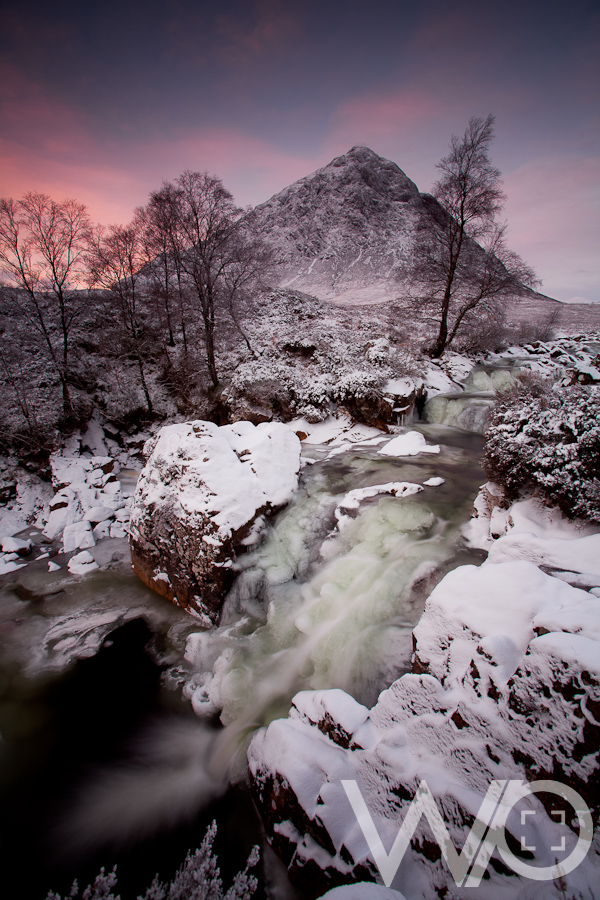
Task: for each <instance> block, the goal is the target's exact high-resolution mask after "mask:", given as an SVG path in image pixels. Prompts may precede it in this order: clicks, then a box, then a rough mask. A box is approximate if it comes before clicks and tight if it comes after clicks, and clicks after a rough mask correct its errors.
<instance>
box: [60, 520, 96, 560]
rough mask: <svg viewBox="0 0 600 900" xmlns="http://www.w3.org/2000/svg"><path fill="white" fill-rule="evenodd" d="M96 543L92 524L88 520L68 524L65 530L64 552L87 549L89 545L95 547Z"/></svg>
mask: <svg viewBox="0 0 600 900" xmlns="http://www.w3.org/2000/svg"><path fill="white" fill-rule="evenodd" d="M95 543H96V541H95V539H94V535H93V533H92V526H91V524H90V523H89V522H87V521H86V520H84V521H83V522H74V523H73V524H72V525H67V527H66V528H65V530H64V531H63V553H72V552H73V550H85V549H86V548H87V547H93V546H94V545H95Z"/></svg>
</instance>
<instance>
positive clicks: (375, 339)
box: [226, 291, 418, 422]
mask: <svg viewBox="0 0 600 900" xmlns="http://www.w3.org/2000/svg"><path fill="white" fill-rule="evenodd" d="M394 318H395V317H394V312H393V310H391V309H385V308H384V310H383V311H380V312H379V314H377V313H376V312H374V311H373V310H370V314H369V316H368V317H362V316H361V317H359V316H357V315H356V311H355V310H345V309H341V308H339V307H335V306H331V305H329V304H327V303H326V302H324V301H321V300H318V299H317V298H315V297H309V296H307V295H305V294H300V293H297V292H292V291H276V292H272V293H269V294H267V295H265V296H263V297H262V298H260V299H259V300H257V301H256V303H255V309H254V315H253V316H252V319H251V320H250V321H249V323H248V326H247V327H248V334H249V337H250V342H251V346H252V349H253V358H251V359H247V360H245V361H242V362H241V363H240V364H239V365H238V366H237V367H236V369H235V371H234V372H233V375H232V377H231V380H230V382H229V385H228V388H227V390H226V399H227V404H228V406H229V407H230V409H231V410H232V412H233V414H234V415H238V416H240V415H241V416H244V415H248V413H250V414H252V412H254V414H255V415H257V414H258V415H260V414H261V412H262V414H263V415H270V414H271V413H270V411H271V410H272V411H273V412H275V414H276V415H278V416H280V417H282V418H284V419H285V418H291V417H293V416H296V415H298V416H304V417H305V418H306V419H307V420H308V421H309V422H320V421H323V420H324V419H325V418H327V416H328V415H329V414H330V412H331V409H332V408H333V407H334V406H340V405H341V406H345V407H346V408H348V409H349V410H350V411H351V412H352V413H353V414H354V415H355V416H356V417H357V418H358V419H362V420H365V418H366V419H367V420H368V417H369V407H371V408H372V410H373V413H374V414H375V415H376V410H377V405H378V403H379V402H380V400H381V396H382V390H381V389H382V388H383V386H384V385H385V384H386V382H387V381H388V380H389V379H390V378H395V377H398V376H401V375H411V374H413V375H414V374H415V373H416V372H417V371H418V366H417V362H416V357H415V355H414V352H413V351H412V350H411V349H410V346H409V341H408V339H407V335H406V333H404V332H403V331H401V330H400V329H399V328H398V327H397V325H396V323H395V321H394ZM249 406H253V407H254V410H249V409H248V407H249ZM361 409H362V412H361Z"/></svg>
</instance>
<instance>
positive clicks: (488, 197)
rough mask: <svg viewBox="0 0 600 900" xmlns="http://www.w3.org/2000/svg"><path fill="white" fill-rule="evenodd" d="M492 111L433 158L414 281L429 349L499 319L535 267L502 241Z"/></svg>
mask: <svg viewBox="0 0 600 900" xmlns="http://www.w3.org/2000/svg"><path fill="white" fill-rule="evenodd" d="M493 126H494V117H493V116H491V115H489V116H488V117H487V118H486V119H479V118H476V117H473V118H472V119H470V121H469V124H468V126H467V129H466V131H465V133H464V135H463V136H462V138H458V137H456V135H453V136H452V140H451V142H450V152H449V153H448V155H447V156H445V157H444V158H443V159H442V160H441V162H440V163H439V164H438V166H437V168H438V169H439V170H440V172H441V177H440V179H439V180H438V181H437V183H436V184H435V186H434V189H433V196H434V198H435V199H436V200H437V201H438V204H439V206H438V205H436V206H435V207H431V208H430V212H431V216H430V217H428V220H427V222H426V224H425V225H424V226H423V229H422V232H421V235H420V238H421V240H420V246H419V251H418V259H417V263H416V266H415V272H414V284H415V286H416V293H417V298H418V302H419V304H420V305H421V307H422V309H424V310H425V311H426V314H427V315H428V316H429V318H430V320H432V321H433V322H434V323H435V326H436V332H437V333H436V337H435V339H434V341H433V344H432V345H431V347H430V349H429V353H430V355H431V356H432V357H440V356H442V354H443V353H444V351H445V350H446V349H447V348H448V347H449V346H450V344H451V343H452V342H453V341H454V339H455V338H456V336H457V335H458V334H460V332H461V330H464V329H467V328H469V327H471V328H473V327H476V326H477V324H478V323H479V322H481V321H482V320H486V321H488V322H489V320H490V319H494V318H496V319H499V318H500V317H501V316H502V313H503V310H502V306H503V301H505V300H507V299H508V298H510V297H512V296H515V295H518V294H520V293H522V292H523V290H524V288H525V287H531V286H533V284H534V283H535V276H534V274H533V271H532V270H531V269H530V268H529V267H528V266H527V265H526V264H525V263H524V262H523V261H522V260H521V259H520V257H519V256H517V254H516V253H513V252H512V251H510V250H509V249H508V248H507V247H506V243H505V233H506V226H505V225H503V224H501V223H499V222H498V220H497V216H498V215H499V213H500V212H501V210H502V206H503V203H504V200H505V196H504V194H503V192H502V189H501V182H500V172H499V171H498V169H496V168H494V166H493V165H492V164H491V162H490V160H489V156H488V152H489V146H490V143H491V141H492V139H493V137H494V130H493Z"/></svg>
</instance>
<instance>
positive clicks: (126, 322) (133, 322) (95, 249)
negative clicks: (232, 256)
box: [87, 216, 154, 415]
mask: <svg viewBox="0 0 600 900" xmlns="http://www.w3.org/2000/svg"><path fill="white" fill-rule="evenodd" d="M143 228H144V222H143V219H142V218H141V217H140V216H135V217H134V219H133V221H132V222H131V223H130V224H129V225H110V226H109V227H108V229H104V228H101V227H99V228H98V229H97V230H96V232H95V234H94V236H93V238H92V240H91V242H90V251H89V253H88V255H87V263H88V266H89V273H90V274H89V277H90V286H94V287H102V288H104V289H105V290H107V291H109V292H110V295H111V297H112V298H113V299H114V300H116V301H117V304H118V308H119V313H120V317H119V321H120V334H121V336H122V338H123V339H124V343H125V348H126V351H127V353H128V354H130V355H131V356H133V358H134V359H135V361H136V363H137V367H138V371H139V376H140V384H141V387H142V391H143V393H144V398H145V400H146V406H147V409H148V413H149V415H152V414H153V411H154V409H153V405H152V399H151V396H150V390H149V387H148V380H147V377H146V365H145V361H144V355H145V354H144V350H145V341H144V335H145V329H144V323H143V322H142V320H141V317H140V313H141V309H140V301H141V299H142V293H141V288H142V286H143V285H144V283H145V276H144V274H143V268H144V266H145V264H146V263H147V261H148V260H147V256H146V247H145V244H144V240H143Z"/></svg>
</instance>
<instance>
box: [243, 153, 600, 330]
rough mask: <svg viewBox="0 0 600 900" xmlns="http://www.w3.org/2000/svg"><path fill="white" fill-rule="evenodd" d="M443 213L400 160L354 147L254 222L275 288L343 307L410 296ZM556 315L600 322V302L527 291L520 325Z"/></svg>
mask: <svg viewBox="0 0 600 900" xmlns="http://www.w3.org/2000/svg"><path fill="white" fill-rule="evenodd" d="M439 215H443V212H442V210H441V207H440V206H439V204H438V203H437V201H436V200H435V199H434V198H433V197H432V196H431V195H430V194H424V193H420V192H419V190H418V188H417V186H416V185H415V184H414V182H412V181H411V180H410V178H408V176H407V175H406V174H405V173H404V172H403V171H402V169H400V168H399V167H398V166H397V165H396V163H394V162H391V161H390V160H388V159H384V158H383V157H381V156H378V155H377V153H375V152H374V151H373V150H370V149H369V148H368V147H353V148H352V149H351V150H350V151H348V153H346V154H345V155H344V156H338V157H336V158H335V159H334V160H332V161H331V162H330V163H329V164H328V165H326V166H324V167H323V168H322V169H318V170H317V171H316V172H313V173H312V174H311V175H307V176H306V177H304V178H301V179H300V180H299V181H296V182H294V183H293V184H291V185H290V186H289V187H287V188H285V189H284V190H283V191H280V192H279V193H278V194H275V196H274V197H271V199H270V200H267V202H266V203H262V204H260V205H259V206H257V207H256V208H255V209H254V210H253V211H252V213H251V214H250V216H249V217H248V225H249V227H250V229H251V230H252V231H254V232H255V233H256V234H259V235H260V236H261V238H262V239H263V240H264V241H265V243H266V244H267V245H268V246H269V247H270V248H271V250H272V251H273V254H274V259H275V276H274V285H275V286H276V287H279V288H292V289H294V290H297V291H303V292H304V293H307V294H312V295H313V296H315V297H318V298H319V299H321V300H328V301H330V302H332V303H336V304H343V305H347V304H351V305H354V304H377V303H383V302H388V301H390V300H396V301H400V302H402V300H403V299H404V298H405V296H406V291H407V279H408V275H409V273H410V270H411V266H412V264H413V261H414V254H415V250H416V232H417V229H418V228H419V226H420V225H422V224H426V222H427V219H429V218H430V217H432V216H433V217H437V216H439ZM551 317H554V319H555V325H556V327H562V328H568V327H569V326H571V325H577V324H581V325H583V326H586V327H590V326H595V327H597V326H598V325H599V324H600V306H590V305H584V304H564V303H559V302H558V301H556V300H553V299H552V298H550V297H546V296H545V295H543V294H538V293H535V292H534V291H526V292H525V293H524V296H523V297H522V298H519V299H518V302H515V303H513V304H512V305H511V308H510V312H509V315H508V318H509V319H510V320H512V321H514V322H520V321H524V322H531V321H532V318H533V319H540V318H542V319H544V320H547V319H549V318H551Z"/></svg>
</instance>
